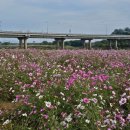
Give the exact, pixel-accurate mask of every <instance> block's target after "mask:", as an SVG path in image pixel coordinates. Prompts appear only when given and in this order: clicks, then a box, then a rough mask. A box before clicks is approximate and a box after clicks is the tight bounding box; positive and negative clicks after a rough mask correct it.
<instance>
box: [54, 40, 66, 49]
mask: <svg viewBox="0 0 130 130" xmlns="http://www.w3.org/2000/svg"><path fill="white" fill-rule="evenodd" d="M64 40H65V39H64V38H55V41H56V49H64Z"/></svg>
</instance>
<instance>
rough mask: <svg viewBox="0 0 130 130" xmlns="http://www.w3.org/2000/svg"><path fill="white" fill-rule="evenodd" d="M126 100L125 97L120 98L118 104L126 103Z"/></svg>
mask: <svg viewBox="0 0 130 130" xmlns="http://www.w3.org/2000/svg"><path fill="white" fill-rule="evenodd" d="M126 101H127V99H126V98H121V100H120V101H119V104H120V105H123V104H125V103H126Z"/></svg>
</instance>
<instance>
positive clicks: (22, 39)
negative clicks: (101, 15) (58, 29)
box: [0, 31, 130, 49]
mask: <svg viewBox="0 0 130 130" xmlns="http://www.w3.org/2000/svg"><path fill="white" fill-rule="evenodd" d="M0 38H17V39H18V40H19V47H20V48H24V49H27V39H29V38H48V39H55V41H56V43H57V49H64V40H65V39H80V40H81V43H82V45H83V47H84V48H86V44H87V43H86V40H88V49H91V48H92V45H91V40H93V39H106V40H108V41H109V46H110V49H111V48H112V47H111V41H113V40H114V41H115V49H118V40H130V35H100V34H97V35H94V34H71V33H40V32H39V33H38V32H16V31H2V32H0Z"/></svg>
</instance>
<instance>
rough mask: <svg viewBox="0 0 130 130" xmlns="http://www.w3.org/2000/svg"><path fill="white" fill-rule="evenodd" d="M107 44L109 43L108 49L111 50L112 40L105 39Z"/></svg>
mask: <svg viewBox="0 0 130 130" xmlns="http://www.w3.org/2000/svg"><path fill="white" fill-rule="evenodd" d="M107 40H108V42H109V49H110V50H111V49H112V40H111V39H107Z"/></svg>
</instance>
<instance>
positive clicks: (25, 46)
mask: <svg viewBox="0 0 130 130" xmlns="http://www.w3.org/2000/svg"><path fill="white" fill-rule="evenodd" d="M27 39H28V38H24V49H27Z"/></svg>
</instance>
